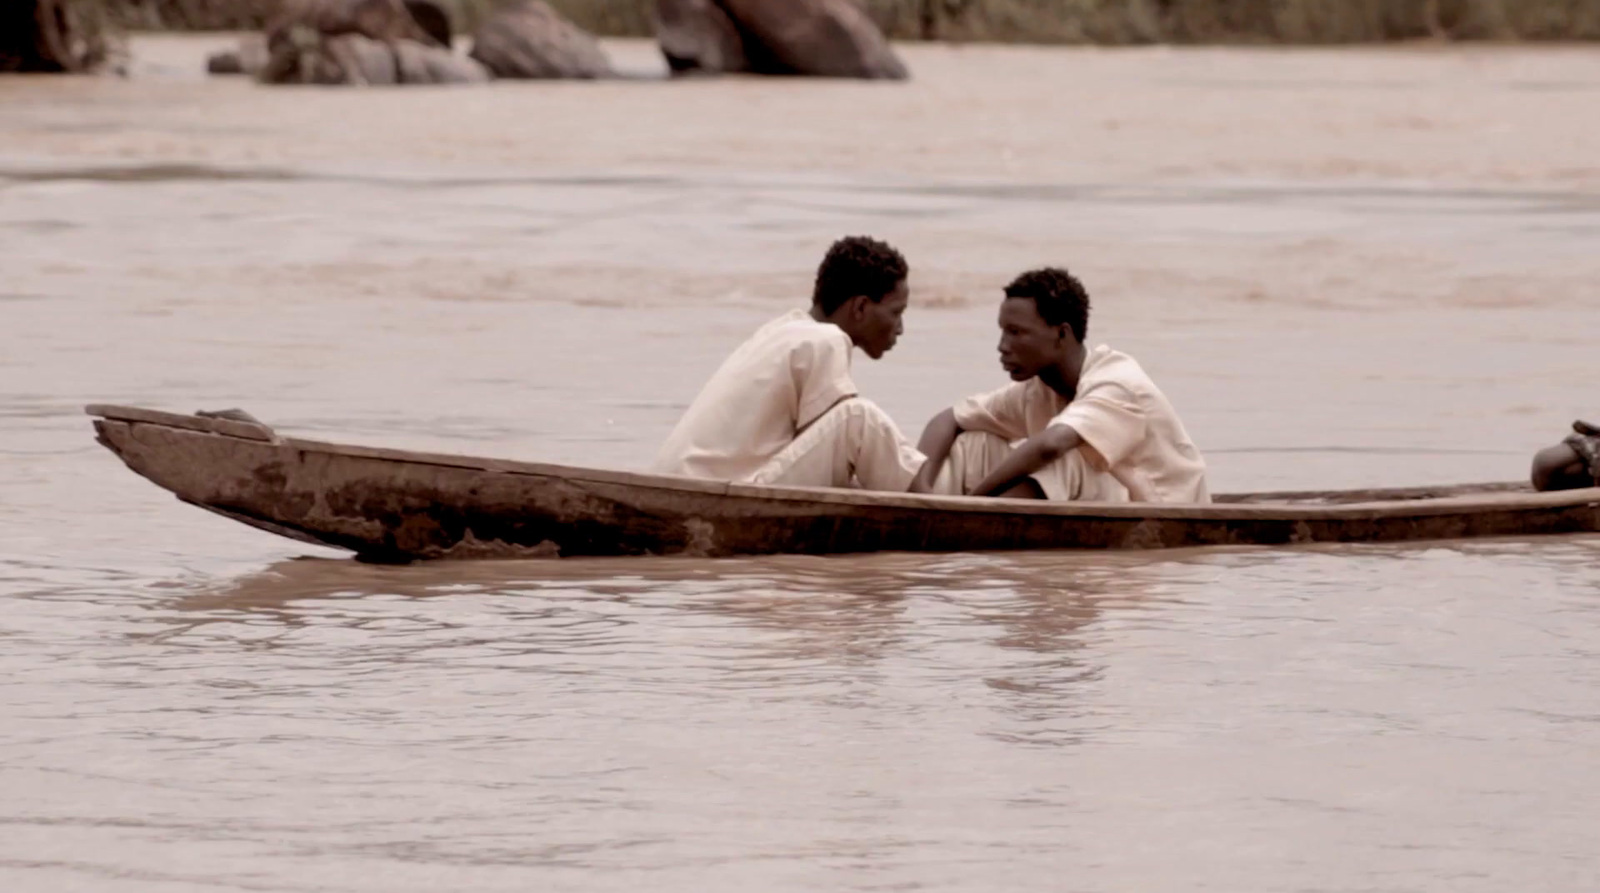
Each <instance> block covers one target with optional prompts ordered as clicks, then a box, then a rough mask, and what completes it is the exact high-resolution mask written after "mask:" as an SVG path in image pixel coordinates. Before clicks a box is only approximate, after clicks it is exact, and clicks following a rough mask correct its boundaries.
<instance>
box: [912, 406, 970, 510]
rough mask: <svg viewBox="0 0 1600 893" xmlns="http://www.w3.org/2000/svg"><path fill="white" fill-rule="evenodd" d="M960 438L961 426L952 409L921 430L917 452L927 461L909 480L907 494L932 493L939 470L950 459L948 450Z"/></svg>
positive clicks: (932, 420)
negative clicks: (909, 484) (926, 458)
mask: <svg viewBox="0 0 1600 893" xmlns="http://www.w3.org/2000/svg"><path fill="white" fill-rule="evenodd" d="M960 436H961V425H960V423H958V422H957V421H956V412H955V410H953V409H947V410H945V411H944V412H941V413H939V414H938V415H936V416H934V417H933V418H932V419H931V420H930V421H929V422H928V427H926V428H923V429H922V439H921V440H919V441H917V450H918V452H920V453H922V455H924V456H926V457H928V461H926V462H924V463H922V470H920V471H918V472H917V476H916V477H914V478H912V479H911V486H910V487H908V488H907V490H908V491H909V492H911V493H929V492H932V490H933V482H934V480H935V479H936V478H938V477H939V469H941V468H943V467H944V461H945V460H946V459H948V458H950V448H951V447H953V446H955V442H956V438H957V437H960Z"/></svg>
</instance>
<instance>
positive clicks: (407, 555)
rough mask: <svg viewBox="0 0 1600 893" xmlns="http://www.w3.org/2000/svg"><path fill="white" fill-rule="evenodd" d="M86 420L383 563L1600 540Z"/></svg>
mask: <svg viewBox="0 0 1600 893" xmlns="http://www.w3.org/2000/svg"><path fill="white" fill-rule="evenodd" d="M89 412H90V414H91V415H94V416H97V417H98V419H97V421H96V422H95V428H96V430H97V431H98V433H99V440H100V442H101V443H102V444H104V445H105V446H106V447H107V448H109V449H110V450H111V451H112V452H114V453H116V454H117V455H118V456H119V457H120V458H121V459H122V460H123V462H125V463H126V464H127V465H128V467H129V468H131V469H133V470H134V471H135V472H137V473H139V474H140V475H143V476H144V477H146V478H148V479H149V480H151V481H153V482H154V483H156V484H157V485H159V486H161V487H163V488H165V489H167V490H170V491H172V492H173V493H174V494H176V495H177V496H178V498H179V499H182V500H184V501H185V502H190V503H193V504H195V505H198V506H201V507H203V508H206V509H209V510H211V511H214V512H218V513H220V514H222V515H224V516H226V517H230V518H233V519H234V520H237V521H241V522H243V523H246V524H250V525H252V526H255V527H259V528H261V529H263V530H268V531H270V532H272V533H277V534H279V535H283V536H289V537H292V538H295V539H299V540H303V541H308V542H317V543H323V544H326V545H331V546H336V547H339V548H344V549H349V550H351V551H354V552H356V553H357V554H359V555H361V556H363V557H365V558H368V559H372V560H385V561H404V560H413V559H430V558H471V557H516V556H537V557H549V556H556V555H645V554H691V555H712V556H716V555H735V554H770V553H791V552H792V553H811V554H827V553H843V552H871V551H936V552H944V551H978V550H1000V549H1148V548H1170V547H1179V546H1207V545H1285V544H1293V543H1313V542H1397V541H1405V540H1424V539H1455V538H1463V537H1485V536H1525V535H1533V534H1551V533H1577V532H1585V531H1595V530H1600V488H1597V489H1590V490H1573V491H1565V492H1557V493H1534V492H1532V491H1531V490H1529V489H1528V488H1527V487H1526V485H1516V484H1480V485H1466V486H1460V487H1422V488H1402V489H1394V490H1357V491H1332V492H1307V493H1281V494H1238V495H1234V496H1225V497H1221V498H1219V500H1218V501H1217V502H1216V503H1214V504H1211V505H1149V504H1137V503H1135V504H1129V503H1115V504H1112V503H1059V502H1039V501H1033V500H1011V499H976V498H958V497H950V496H929V495H920V494H904V493H874V492H867V491H859V490H830V489H820V488H803V487H763V486H754V485H747V484H731V483H726V482H717V481H702V480H695V479H691V478H680V477H672V476H662V475H648V474H636V473H631V472H623V471H606V470H600V469H589V468H574V467H568V466H561V465H549V464H542V463H532V462H516V461H510V460H503V459H480V458H473V457H468V456H454V455H446V454H437V453H421V452H409V451H404V450H390V449H380V448H374V447H359V446H349V445H344V444H332V443H320V442H317V441H310V440H298V439H294V438H279V437H277V436H276V435H275V434H273V433H272V432H271V431H270V430H269V429H266V428H264V427H262V426H255V425H249V424H246V423H241V422H237V421H230V420H226V419H209V418H197V417H194V416H182V415H174V414H171V413H164V412H157V411H154V410H146V409H137V408H132V407H117V406H103V405H96V406H91V407H89ZM263 432H265V433H264V434H263Z"/></svg>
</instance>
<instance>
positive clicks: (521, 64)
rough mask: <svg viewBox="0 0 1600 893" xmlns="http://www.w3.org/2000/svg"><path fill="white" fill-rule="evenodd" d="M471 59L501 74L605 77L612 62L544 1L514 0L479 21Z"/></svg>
mask: <svg viewBox="0 0 1600 893" xmlns="http://www.w3.org/2000/svg"><path fill="white" fill-rule="evenodd" d="M472 58H474V59H476V60H478V61H479V62H481V63H483V65H484V67H486V68H487V69H488V70H489V71H490V72H491V73H492V74H493V75H494V76H495V77H500V78H601V77H610V76H611V74H612V68H611V62H610V60H608V59H607V58H606V54H605V53H604V52H603V51H602V50H601V49H600V43H599V41H597V40H595V38H594V36H593V35H591V34H590V33H589V32H587V31H584V30H583V29H581V28H579V27H578V26H577V25H574V24H572V23H571V22H569V21H567V20H566V19H564V18H562V17H561V16H560V15H559V14H558V13H556V11H555V10H553V9H551V8H550V7H549V6H548V5H546V4H545V3H543V2H540V0H513V2H510V3H507V4H505V5H504V6H501V7H500V8H499V9H496V10H495V11H494V12H493V13H492V14H490V16H489V17H488V18H487V19H485V20H484V22H483V24H482V25H479V26H478V30H477V33H476V34H475V35H474V36H473V39H472Z"/></svg>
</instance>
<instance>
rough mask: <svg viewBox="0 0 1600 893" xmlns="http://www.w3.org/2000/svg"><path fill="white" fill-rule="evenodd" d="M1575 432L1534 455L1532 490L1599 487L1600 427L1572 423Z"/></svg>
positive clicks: (1586, 423)
mask: <svg viewBox="0 0 1600 893" xmlns="http://www.w3.org/2000/svg"><path fill="white" fill-rule="evenodd" d="M1572 431H1573V433H1572V434H1569V435H1568V436H1567V439H1566V440H1563V441H1561V442H1560V443H1558V444H1556V445H1555V446H1553V447H1547V448H1545V449H1542V450H1540V451H1539V453H1538V455H1536V456H1534V457H1533V489H1535V490H1577V489H1581V488H1583V487H1600V426H1595V425H1591V424H1589V423H1588V422H1573V423H1572Z"/></svg>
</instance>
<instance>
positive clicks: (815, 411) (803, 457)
mask: <svg viewBox="0 0 1600 893" xmlns="http://www.w3.org/2000/svg"><path fill="white" fill-rule="evenodd" d="M909 300H910V293H909V291H908V290H907V288H906V262H905V258H903V257H901V256H900V252H898V251H896V250H895V249H893V248H891V247H889V246H888V245H885V244H884V243H882V242H879V241H877V240H875V239H869V238H866V237H862V236H852V237H850V238H846V239H840V240H839V241H837V242H835V243H834V244H833V247H831V248H829V249H828V253H827V256H826V257H824V258H823V259H822V265H821V266H820V267H819V268H818V269H817V281H816V287H815V289H814V291H813V293H812V298H811V308H810V309H809V310H795V311H791V312H789V313H786V314H784V315H783V316H780V317H778V318H777V319H775V320H773V321H772V322H769V323H767V324H766V325H764V326H762V327H761V328H760V329H759V330H757V331H756V333H755V334H754V335H752V336H750V339H749V340H748V341H746V342H745V343H744V344H742V345H740V346H739V348H738V349H737V350H735V351H734V352H733V355H732V356H730V357H728V359H727V360H726V361H724V362H723V364H722V367H721V368H719V369H718V370H717V371H716V373H715V374H713V375H712V376H711V380H710V381H709V382H707V383H706V386H705V387H704V388H703V389H702V390H701V391H700V395H699V396H698V397H696V398H695V399H694V402H693V403H691V404H690V405H689V409H688V411H686V412H685V413H684V414H683V418H682V419H680V420H679V421H678V426H677V427H676V428H674V429H673V430H672V433H671V434H669V435H668V436H667V441H666V443H665V444H664V445H663V446H662V448H661V452H660V454H659V455H658V456H657V458H656V462H655V470H656V471H658V472H661V473H663V474H681V475H688V476H690V477H698V478H710V479H713V480H723V481H743V482H746V483H755V484H786V485H790V486H807V487H849V486H860V487H864V488H866V489H869V490H891V491H900V492H903V491H904V490H905V489H906V487H907V485H908V484H910V483H911V478H912V477H913V476H914V475H915V474H916V473H917V469H918V468H920V467H921V465H922V456H921V454H919V453H918V452H917V451H916V450H914V449H912V447H911V444H910V443H909V442H907V441H906V439H905V437H904V436H903V435H902V434H901V433H900V430H899V429H898V428H896V427H895V425H894V422H893V421H891V420H890V419H889V417H888V416H887V415H886V414H884V412H883V410H881V409H879V408H878V407H877V405H876V404H874V403H872V402H870V401H867V400H863V399H861V398H860V397H858V396H856V386H855V382H853V381H851V380H850V356H851V348H852V347H859V348H861V350H862V351H863V352H864V353H866V355H867V356H869V357H871V358H872V359H874V360H876V359H878V358H880V357H882V356H883V355H884V353H885V352H887V351H888V350H889V349H890V348H892V347H894V343H895V341H896V340H897V339H898V338H899V337H900V333H901V332H902V331H904V329H905V326H904V324H903V323H902V322H901V316H902V315H903V314H904V313H905V311H906V304H907V302H908V301H909Z"/></svg>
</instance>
